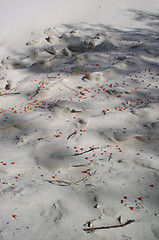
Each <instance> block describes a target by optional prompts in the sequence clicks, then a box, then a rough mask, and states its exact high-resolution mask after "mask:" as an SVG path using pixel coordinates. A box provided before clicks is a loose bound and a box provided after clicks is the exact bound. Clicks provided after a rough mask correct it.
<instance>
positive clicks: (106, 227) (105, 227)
mask: <svg viewBox="0 0 159 240" xmlns="http://www.w3.org/2000/svg"><path fill="white" fill-rule="evenodd" d="M133 222H135V220H127V222H125V223H123V224H120V225H113V226H104V227H95V228H84V229H83V231H88V232H92V231H95V230H99V229H110V228H119V227H125V226H127V225H128V224H130V223H133Z"/></svg>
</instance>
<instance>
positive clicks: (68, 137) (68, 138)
mask: <svg viewBox="0 0 159 240" xmlns="http://www.w3.org/2000/svg"><path fill="white" fill-rule="evenodd" d="M74 134H76V131H75V132H73V133H71V134H70V135H69V136H68V137H67V140H68V139H69V138H70V137H72V136H73V135H74Z"/></svg>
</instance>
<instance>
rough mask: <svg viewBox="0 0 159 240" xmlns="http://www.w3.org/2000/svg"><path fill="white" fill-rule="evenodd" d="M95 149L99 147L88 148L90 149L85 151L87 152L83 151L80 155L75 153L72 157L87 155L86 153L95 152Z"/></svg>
mask: <svg viewBox="0 0 159 240" xmlns="http://www.w3.org/2000/svg"><path fill="white" fill-rule="evenodd" d="M95 149H99V147H97V148H90V149H89V150H87V151H84V152H81V153H75V154H73V155H72V156H79V155H82V154H85V153H88V152H90V151H93V150H95Z"/></svg>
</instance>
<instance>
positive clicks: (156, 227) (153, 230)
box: [151, 224, 159, 239]
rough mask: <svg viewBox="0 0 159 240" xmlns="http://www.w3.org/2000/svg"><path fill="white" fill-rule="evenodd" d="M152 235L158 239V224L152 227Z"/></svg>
mask: <svg viewBox="0 0 159 240" xmlns="http://www.w3.org/2000/svg"><path fill="white" fill-rule="evenodd" d="M151 228H152V233H153V235H154V236H155V237H156V238H157V239H159V225H158V224H155V225H152V227H151Z"/></svg>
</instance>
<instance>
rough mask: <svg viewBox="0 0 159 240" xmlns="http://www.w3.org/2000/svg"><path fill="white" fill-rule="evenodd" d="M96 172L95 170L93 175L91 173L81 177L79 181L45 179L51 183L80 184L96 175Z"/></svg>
mask: <svg viewBox="0 0 159 240" xmlns="http://www.w3.org/2000/svg"><path fill="white" fill-rule="evenodd" d="M95 173H96V171H94V172H93V173H92V174H91V175H89V176H87V177H85V178H82V179H80V180H79V181H76V182H68V181H63V180H56V181H54V180H45V181H48V182H50V183H65V184H67V185H77V184H79V183H81V182H85V181H86V180H87V179H89V178H90V177H91V176H93V175H95Z"/></svg>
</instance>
